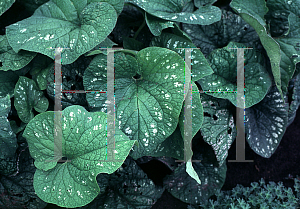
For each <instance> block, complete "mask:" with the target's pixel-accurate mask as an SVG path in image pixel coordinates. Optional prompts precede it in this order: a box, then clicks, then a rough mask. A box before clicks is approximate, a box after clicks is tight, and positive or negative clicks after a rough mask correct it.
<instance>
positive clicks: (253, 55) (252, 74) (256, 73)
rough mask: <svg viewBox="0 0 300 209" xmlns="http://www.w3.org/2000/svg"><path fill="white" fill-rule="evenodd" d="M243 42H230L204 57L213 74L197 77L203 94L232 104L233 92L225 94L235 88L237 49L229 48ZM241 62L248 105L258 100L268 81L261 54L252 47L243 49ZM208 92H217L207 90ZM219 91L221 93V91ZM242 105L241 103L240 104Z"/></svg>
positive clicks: (269, 79) (269, 80) (235, 99)
mask: <svg viewBox="0 0 300 209" xmlns="http://www.w3.org/2000/svg"><path fill="white" fill-rule="evenodd" d="M242 47H244V48H245V46H244V45H243V44H238V43H234V42H230V43H229V44H228V46H226V47H224V48H222V49H216V50H214V51H213V52H212V53H211V54H210V55H209V56H208V60H209V62H210V64H211V67H212V69H213V70H214V73H213V74H212V75H209V76H206V77H204V78H201V79H200V80H198V81H197V82H198V83H199V84H200V85H201V87H202V89H203V90H204V91H206V92H205V93H206V94H208V95H211V96H213V97H216V98H222V99H228V100H229V101H230V102H231V103H232V104H234V105H235V106H236V107H238V105H237V94H236V93H228V92H230V91H236V89H237V52H236V50H234V49H230V48H242ZM244 59H245V61H244V63H245V72H244V75H245V107H246V108H248V107H251V106H253V105H255V104H257V103H258V102H260V101H261V100H262V99H263V98H264V97H265V95H266V94H267V92H268V90H269V88H270V86H271V84H272V80H271V77H270V75H269V73H268V72H267V70H266V69H265V67H264V66H263V65H264V63H263V57H262V55H261V54H260V53H257V52H255V50H244ZM209 91H216V92H217V91H220V92H218V93H209ZM221 91H223V92H221ZM240 108H244V106H243V105H242V106H240Z"/></svg>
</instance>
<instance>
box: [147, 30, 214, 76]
mask: <svg viewBox="0 0 300 209" xmlns="http://www.w3.org/2000/svg"><path fill="white" fill-rule="evenodd" d="M150 46H159V47H165V48H168V49H170V50H172V51H175V52H177V53H178V54H179V55H180V56H181V57H182V58H183V59H185V50H187V48H196V46H195V45H194V44H193V43H192V42H191V41H188V40H186V38H183V37H179V36H177V35H174V34H171V33H162V34H161V35H160V36H158V37H154V38H153V39H152V41H151V43H150ZM183 48H184V49H183ZM190 59H191V66H192V72H191V73H192V81H197V80H199V79H200V78H203V77H205V76H208V75H211V74H213V72H214V71H213V70H212V69H211V67H210V64H209V63H208V61H207V60H206V59H205V57H204V55H203V54H202V52H201V51H200V50H199V49H191V56H190Z"/></svg>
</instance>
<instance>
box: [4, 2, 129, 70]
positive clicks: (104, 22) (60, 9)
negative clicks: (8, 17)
mask: <svg viewBox="0 0 300 209" xmlns="http://www.w3.org/2000/svg"><path fill="white" fill-rule="evenodd" d="M113 2H116V1H113ZM118 2H120V4H121V3H122V2H121V1H118ZM123 3H124V2H123ZM116 21H117V12H116V10H115V9H114V7H113V6H112V5H111V4H109V3H106V2H103V1H101V0H89V1H80V0H68V1H61V0H50V1H49V2H47V3H45V4H43V5H42V6H40V7H39V8H38V9H37V10H36V11H35V13H34V14H33V15H32V16H31V17H29V18H27V19H24V20H22V21H19V22H17V23H14V24H12V25H9V26H7V27H6V35H7V39H8V42H9V44H10V45H11V47H12V48H13V50H14V51H15V52H18V51H20V50H21V49H24V50H28V51H34V52H39V53H41V54H44V55H47V56H48V57H50V58H52V59H53V53H54V47H55V48H58V47H60V48H63V49H62V51H61V57H62V64H70V63H72V62H74V61H75V60H76V59H77V58H78V57H79V56H80V55H82V54H84V53H86V52H88V51H90V50H91V49H93V48H94V47H95V46H97V45H98V44H100V43H101V42H102V41H103V40H104V39H105V38H106V37H107V36H108V35H109V34H110V33H111V32H112V30H113V28H114V27H115V24H116ZM65 48H69V49H65Z"/></svg>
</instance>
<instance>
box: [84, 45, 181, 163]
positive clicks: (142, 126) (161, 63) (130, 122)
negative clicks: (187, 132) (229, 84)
mask: <svg viewBox="0 0 300 209" xmlns="http://www.w3.org/2000/svg"><path fill="white" fill-rule="evenodd" d="M114 66H115V104H116V119H117V120H118V122H117V121H116V124H118V125H119V128H120V129H121V130H122V131H123V132H124V133H125V134H126V135H127V136H129V137H130V139H135V140H138V141H139V145H140V146H139V147H134V148H133V149H134V152H132V153H131V157H133V158H135V159H137V158H139V157H141V156H144V155H151V153H152V150H153V149H155V148H156V147H157V145H158V144H159V143H161V142H163V141H164V140H165V139H166V138H167V137H168V136H170V135H171V134H172V133H173V132H174V130H175V128H176V126H177V123H178V117H179V114H180V111H181V108H182V103H183V100H184V85H183V83H184V79H185V75H184V66H185V63H184V60H183V59H182V58H181V57H180V56H179V55H178V54H177V53H175V52H173V51H171V50H168V49H165V48H160V47H148V48H145V49H143V50H141V51H139V52H138V54H137V55H136V59H135V58H134V57H132V56H130V55H126V56H125V55H124V54H123V53H115V63H114ZM106 67H107V57H106V56H104V55H98V56H97V57H95V58H94V59H93V61H92V62H91V64H90V66H89V67H88V68H87V69H86V71H85V73H84V80H83V85H84V88H85V90H94V91H106V89H107V69H106ZM86 97H87V101H88V103H89V105H90V106H91V110H92V111H104V112H105V111H106V106H107V104H106V103H107V101H106V100H107V98H106V94H103V93H96V94H87V95H86Z"/></svg>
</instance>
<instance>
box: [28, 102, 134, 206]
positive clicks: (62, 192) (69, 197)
mask: <svg viewBox="0 0 300 209" xmlns="http://www.w3.org/2000/svg"><path fill="white" fill-rule="evenodd" d="M106 120H107V116H106V114H105V113H103V112H98V113H89V112H87V111H86V110H85V109H84V108H83V107H81V106H79V105H74V106H70V107H67V108H65V109H64V110H63V111H62V124H61V128H60V127H59V128H58V130H57V132H59V131H60V132H61V135H62V139H61V140H62V141H61V143H62V147H61V151H62V156H61V157H66V158H67V161H66V162H64V163H62V164H61V163H59V164H58V163H57V161H58V159H54V146H59V145H57V144H55V142H54V136H55V134H57V132H56V133H54V112H52V111H48V112H45V113H42V114H39V115H37V116H36V117H35V118H34V119H33V120H32V121H30V122H29V124H28V125H27V127H26V129H25V131H24V133H23V136H24V137H25V138H26V140H27V142H28V145H29V150H30V154H31V156H32V157H33V158H34V159H35V162H34V164H35V166H36V167H37V168H38V169H37V170H36V173H35V175H34V179H33V180H34V183H33V185H34V189H35V191H36V193H37V195H38V196H39V197H40V198H41V199H42V200H44V201H45V202H49V203H54V204H57V205H59V206H61V207H71V208H75V207H80V206H84V205H86V204H88V203H90V202H91V201H92V200H93V199H94V198H95V197H96V196H97V195H98V193H99V187H98V184H97V181H96V176H97V175H98V174H99V173H108V174H111V173H113V172H115V171H116V170H117V169H118V168H119V167H120V166H121V165H122V163H123V162H124V160H125V159H126V157H127V155H128V154H129V151H130V149H131V148H132V146H133V144H134V143H135V142H136V141H135V140H129V139H128V137H126V136H125V135H124V133H122V132H121V131H120V130H119V129H117V128H116V130H115V150H114V154H115V161H114V160H113V161H107V159H106V157H107V156H106V152H107V151H106V149H107V145H106V141H107V130H106V123H107V121H106ZM106 161H107V162H106Z"/></svg>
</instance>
